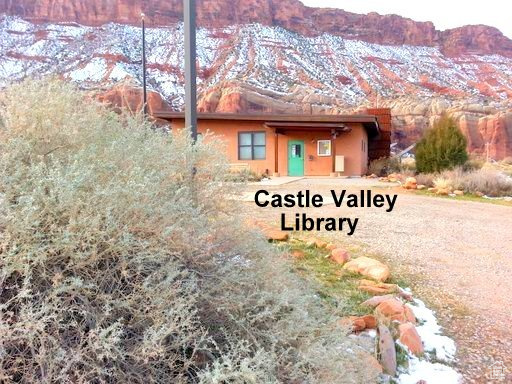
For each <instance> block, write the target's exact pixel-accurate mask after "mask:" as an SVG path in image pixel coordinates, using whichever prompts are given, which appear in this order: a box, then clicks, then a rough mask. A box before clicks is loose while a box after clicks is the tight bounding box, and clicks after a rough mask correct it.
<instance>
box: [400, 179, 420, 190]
mask: <svg viewBox="0 0 512 384" xmlns="http://www.w3.org/2000/svg"><path fill="white" fill-rule="evenodd" d="M403 187H404V188H405V189H416V188H417V187H418V183H417V182H416V178H414V177H408V178H407V179H405V183H404V185H403Z"/></svg>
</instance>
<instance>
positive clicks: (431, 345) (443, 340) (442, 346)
mask: <svg viewBox="0 0 512 384" xmlns="http://www.w3.org/2000/svg"><path fill="white" fill-rule="evenodd" d="M413 303H414V304H413V305H411V304H407V305H408V306H409V308H411V310H412V311H413V312H414V316H416V319H417V320H418V321H419V322H420V325H418V326H417V327H416V330H417V331H418V334H419V335H420V337H421V340H422V341H423V345H424V347H425V351H426V352H432V353H435V356H436V358H437V359H438V360H441V361H445V362H450V361H453V359H454V357H455V352H456V350H457V348H456V347H455V342H454V341H453V340H452V339H450V338H449V337H447V336H443V335H442V330H441V326H440V325H439V324H438V322H437V319H436V316H435V313H434V311H432V310H430V309H428V308H427V307H426V305H425V303H424V302H423V301H421V300H418V299H415V300H414V302H413Z"/></svg>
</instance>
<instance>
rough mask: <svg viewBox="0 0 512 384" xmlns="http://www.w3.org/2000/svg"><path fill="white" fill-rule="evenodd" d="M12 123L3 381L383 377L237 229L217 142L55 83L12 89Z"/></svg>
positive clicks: (0, 161) (1, 246) (6, 186)
mask: <svg viewBox="0 0 512 384" xmlns="http://www.w3.org/2000/svg"><path fill="white" fill-rule="evenodd" d="M0 119H1V127H0V266H1V275H0V291H1V294H0V334H1V337H0V356H1V359H0V381H1V382H4V383H14V382H22V383H338V382H342V383H343V382H354V383H362V382H365V383H366V382H371V381H372V380H373V379H374V378H375V372H374V371H372V370H371V369H370V368H369V367H360V366H358V363H357V360H358V356H357V353H359V352H358V351H359V349H358V348H357V346H355V345H353V344H352V343H351V342H350V340H349V339H348V338H347V337H346V336H345V334H344V333H343V332H342V331H341V330H340V329H339V328H336V327H334V326H333V324H335V323H336V322H335V319H336V317H335V316H334V315H333V313H331V312H330V311H329V310H328V309H326V308H325V307H324V306H323V304H322V302H321V300H320V299H319V298H318V297H317V295H315V292H314V291H313V290H312V289H310V288H308V287H307V286H306V285H305V284H304V282H302V281H298V280H297V278H296V277H295V276H294V275H292V274H291V273H290V272H289V270H290V268H289V266H288V265H287V263H286V261H284V260H283V259H282V258H281V257H278V256H277V255H276V254H275V253H274V252H273V250H272V249H271V248H270V247H269V245H268V244H267V243H266V242H265V241H264V239H263V238H262V237H259V236H258V235H257V234H256V233H254V232H252V231H250V230H248V229H245V227H244V226H243V225H242V223H241V221H240V219H239V218H238V217H236V215H234V212H236V211H238V209H237V208H236V203H235V202H234V201H229V200H226V198H225V196H228V195H229V196H232V195H234V191H232V190H228V189H227V188H230V187H229V183H225V182H224V180H225V177H226V172H227V168H228V167H227V165H226V161H225V160H224V158H223V156H222V155H220V153H223V150H222V148H220V147H219V146H221V143H219V142H218V141H217V140H216V139H215V138H213V137H205V138H204V139H203V140H202V141H201V142H200V143H198V144H197V145H192V143H191V141H190V138H189V135H188V134H187V133H186V132H173V133H171V134H167V133H165V132H160V131H158V130H155V129H154V128H153V127H152V126H151V125H150V124H149V123H148V122H146V121H144V120H143V119H141V118H140V116H131V115H127V114H120V115H119V114H114V113H112V112H110V111H108V110H107V109H105V108H104V107H103V106H100V105H98V104H97V103H95V102H94V101H93V100H92V99H89V98H87V97H85V96H84V95H83V94H81V93H80V92H78V91H77V90H76V89H75V88H74V87H72V86H71V85H67V84H64V83H62V82H60V81H56V80H50V81H26V82H23V83H22V84H18V85H13V86H11V87H10V88H9V89H7V90H6V91H5V92H3V94H2V96H1V100H0ZM193 168H195V169H196V170H197V172H196V174H195V176H193V172H192V169H193Z"/></svg>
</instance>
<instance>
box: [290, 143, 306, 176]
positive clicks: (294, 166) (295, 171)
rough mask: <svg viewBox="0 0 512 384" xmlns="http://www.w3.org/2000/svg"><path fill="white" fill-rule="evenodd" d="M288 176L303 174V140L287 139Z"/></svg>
mask: <svg viewBox="0 0 512 384" xmlns="http://www.w3.org/2000/svg"><path fill="white" fill-rule="evenodd" d="M288 176H304V141H299V140H290V141H288Z"/></svg>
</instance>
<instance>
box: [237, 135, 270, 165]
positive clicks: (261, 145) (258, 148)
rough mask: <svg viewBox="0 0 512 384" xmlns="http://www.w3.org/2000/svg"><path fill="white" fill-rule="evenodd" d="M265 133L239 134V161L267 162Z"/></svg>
mask: <svg viewBox="0 0 512 384" xmlns="http://www.w3.org/2000/svg"><path fill="white" fill-rule="evenodd" d="M265 143H266V137H265V132H239V133H238V160H265V158H266V155H267V153H266V144H265Z"/></svg>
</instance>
